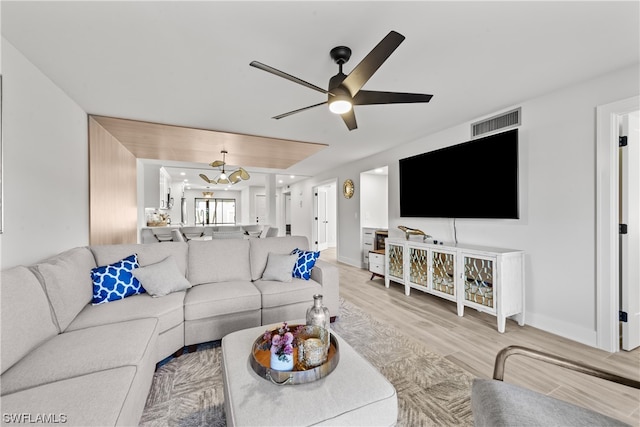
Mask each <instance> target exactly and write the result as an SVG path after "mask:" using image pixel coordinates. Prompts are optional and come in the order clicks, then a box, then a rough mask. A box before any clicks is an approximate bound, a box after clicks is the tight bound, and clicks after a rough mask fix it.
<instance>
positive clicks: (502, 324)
mask: <svg viewBox="0 0 640 427" xmlns="http://www.w3.org/2000/svg"><path fill="white" fill-rule="evenodd" d="M497 317H498V332H500V333H501V334H503V333H504V328H505V325H506V323H507V318H506V317H505V316H501V315H498V316H497Z"/></svg>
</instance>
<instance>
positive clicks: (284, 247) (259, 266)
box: [249, 236, 309, 280]
mask: <svg viewBox="0 0 640 427" xmlns="http://www.w3.org/2000/svg"><path fill="white" fill-rule="evenodd" d="M249 242H251V251H250V256H249V258H250V260H251V280H258V279H260V278H261V277H262V273H264V269H265V268H266V266H267V259H268V258H269V252H273V253H274V254H290V253H291V251H293V250H294V249H295V248H298V249H302V250H307V249H309V241H308V240H307V238H306V237H305V236H285V237H266V238H260V239H249Z"/></svg>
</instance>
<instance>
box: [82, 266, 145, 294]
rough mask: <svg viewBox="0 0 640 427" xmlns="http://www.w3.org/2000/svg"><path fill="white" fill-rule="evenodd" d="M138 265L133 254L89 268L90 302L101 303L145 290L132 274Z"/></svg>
mask: <svg viewBox="0 0 640 427" xmlns="http://www.w3.org/2000/svg"><path fill="white" fill-rule="evenodd" d="M138 267H139V264H138V255H136V254H133V255H129V256H128V257H126V258H124V259H121V260H120V261H118V262H114V263H113V264H109V265H102V266H100V267H96V268H93V269H91V280H93V299H92V300H91V303H92V304H103V303H106V302H111V301H117V300H121V299H123V298H126V297H128V296H131V295H137V294H141V293H143V292H145V290H144V288H143V287H142V285H141V284H140V281H138V279H136V278H135V277H134V276H133V270H134V269H135V268H138Z"/></svg>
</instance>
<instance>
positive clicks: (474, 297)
mask: <svg viewBox="0 0 640 427" xmlns="http://www.w3.org/2000/svg"><path fill="white" fill-rule="evenodd" d="M494 277H495V269H494V260H493V259H490V258H481V257H478V256H470V255H464V299H465V301H470V302H473V303H476V304H480V305H484V306H486V307H491V308H493V307H494V305H493V283H494Z"/></svg>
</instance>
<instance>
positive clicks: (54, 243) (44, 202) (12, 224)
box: [2, 38, 89, 268]
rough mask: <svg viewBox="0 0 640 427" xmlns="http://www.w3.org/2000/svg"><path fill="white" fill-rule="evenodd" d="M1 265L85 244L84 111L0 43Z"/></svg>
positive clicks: (87, 234)
mask: <svg viewBox="0 0 640 427" xmlns="http://www.w3.org/2000/svg"><path fill="white" fill-rule="evenodd" d="M2 66H3V70H2V71H3V94H2V95H3V129H2V131H3V150H4V152H3V157H4V159H3V162H4V165H3V168H4V171H3V172H4V194H3V205H4V234H3V236H2V246H3V249H4V250H3V251H2V268H8V267H12V266H15V265H18V264H30V263H34V262H36V261H39V260H41V259H43V258H46V257H49V256H51V255H54V254H56V253H58V252H61V251H64V250H66V249H70V248H73V247H75V246H83V245H87V244H88V243H89V171H88V168H89V166H88V163H89V162H88V158H89V154H88V136H87V133H88V125H87V114H86V113H85V112H84V111H83V110H82V109H81V108H80V107H79V106H78V105H77V104H76V103H75V102H74V101H73V100H71V99H70V98H69V97H68V96H67V95H65V94H64V93H63V92H62V91H61V90H60V89H59V88H58V87H57V86H56V85H54V84H53V83H52V82H51V80H49V79H48V78H47V77H46V76H45V75H43V74H42V73H41V72H40V71H39V70H38V69H37V68H36V67H35V66H34V65H33V64H32V63H30V62H29V61H28V60H27V59H26V58H25V57H24V56H23V55H22V54H21V53H20V52H19V51H18V50H16V49H15V48H14V47H13V46H12V45H11V44H10V43H9V42H7V41H6V40H5V39H4V38H3V39H2Z"/></svg>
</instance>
